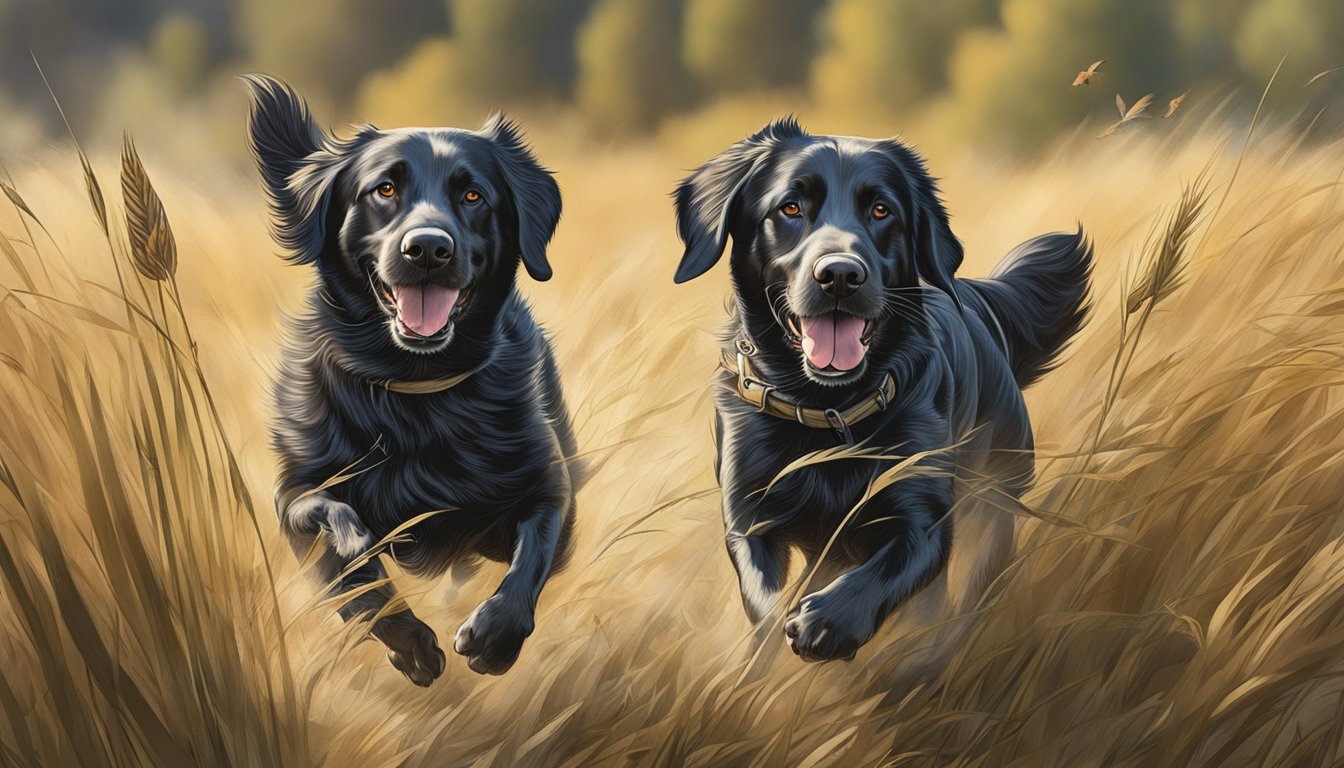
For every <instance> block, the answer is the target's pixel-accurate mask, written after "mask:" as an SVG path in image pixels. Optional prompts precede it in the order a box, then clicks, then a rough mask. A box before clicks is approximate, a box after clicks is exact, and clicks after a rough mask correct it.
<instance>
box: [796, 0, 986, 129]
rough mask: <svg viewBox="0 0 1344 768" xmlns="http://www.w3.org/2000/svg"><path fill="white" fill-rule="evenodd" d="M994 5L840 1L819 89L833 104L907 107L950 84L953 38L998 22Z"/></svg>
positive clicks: (815, 83) (819, 67)
mask: <svg viewBox="0 0 1344 768" xmlns="http://www.w3.org/2000/svg"><path fill="white" fill-rule="evenodd" d="M995 6H996V2H995V0H946V1H945V2H939V3H931V2H927V1H926V0H835V2H834V4H833V5H832V6H831V9H830V11H829V12H828V14H827V16H826V19H825V25H824V28H825V30H826V35H825V42H824V43H823V48H822V52H821V55H820V56H819V58H818V60H817V62H816V65H815V66H814V68H813V73H812V91H813V93H814V94H815V95H816V97H817V99H818V100H819V101H820V102H821V103H822V105H823V106H826V107H828V108H832V109H846V110H847V109H861V110H865V111H867V110H873V111H879V112H880V111H887V112H899V111H901V110H905V109H908V108H910V107H912V106H914V105H916V104H918V103H919V102H921V101H922V100H924V99H926V98H928V97H929V96H930V95H932V94H934V93H937V92H938V91H940V90H942V89H943V87H944V86H945V85H946V82H947V64H948V52H949V51H950V50H951V48H952V43H953V41H954V40H955V39H956V37H957V36H958V35H959V34H961V33H962V32H963V31H964V30H966V29H967V28H968V27H971V26H975V25H982V24H989V23H991V22H993V21H994V19H995Z"/></svg>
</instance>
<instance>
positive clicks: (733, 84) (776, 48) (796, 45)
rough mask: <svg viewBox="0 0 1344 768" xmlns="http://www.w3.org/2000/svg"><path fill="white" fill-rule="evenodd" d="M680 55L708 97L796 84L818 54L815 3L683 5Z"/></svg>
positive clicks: (691, 1) (743, 0) (758, 0)
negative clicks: (813, 57) (815, 53)
mask: <svg viewBox="0 0 1344 768" xmlns="http://www.w3.org/2000/svg"><path fill="white" fill-rule="evenodd" d="M685 5H686V11H685V13H686V21H685V27H684V29H683V30H682V46H681V49H682V56H683V58H684V60H685V63H686V69H687V70H688V71H689V72H690V74H691V75H692V77H694V79H695V84H696V86H697V87H698V88H699V89H700V90H701V91H702V92H704V93H705V94H707V95H718V94H724V93H733V92H741V91H755V90H762V89H768V88H778V87H781V86H791V85H799V84H801V83H803V82H804V81H805V80H806V77H807V70H808V65H809V63H810V62H811V60H812V56H813V53H814V51H815V50H816V47H817V46H816V40H817V17H818V12H819V11H820V10H821V8H822V7H823V5H824V4H823V3H817V2H814V0H687V1H686V4H685Z"/></svg>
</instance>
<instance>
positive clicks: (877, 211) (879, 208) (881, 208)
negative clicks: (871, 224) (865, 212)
mask: <svg viewBox="0 0 1344 768" xmlns="http://www.w3.org/2000/svg"><path fill="white" fill-rule="evenodd" d="M890 215H891V209H890V208H888V207H887V204H886V203H873V218H874V219H879V220H881V219H885V218H887V217H888V216H890Z"/></svg>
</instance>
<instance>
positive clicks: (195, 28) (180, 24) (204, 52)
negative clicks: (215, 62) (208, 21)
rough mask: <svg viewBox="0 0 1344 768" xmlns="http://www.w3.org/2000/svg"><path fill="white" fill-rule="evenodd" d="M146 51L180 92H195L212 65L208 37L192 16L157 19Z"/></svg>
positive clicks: (175, 15) (203, 82)
mask: <svg viewBox="0 0 1344 768" xmlns="http://www.w3.org/2000/svg"><path fill="white" fill-rule="evenodd" d="M149 51H150V55H151V57H152V58H153V60H154V62H155V63H156V64H157V65H158V66H159V67H160V68H161V69H162V70H163V71H164V72H165V74H167V75H168V77H169V78H170V79H171V80H172V82H173V85H175V86H176V87H177V90H178V92H179V93H195V92H196V91H198V90H200V88H201V86H203V85H204V84H205V80H206V77H207V76H208V75H209V67H210V65H211V51H210V38H209V37H208V36H207V35H206V32H205V29H204V27H202V25H201V23H200V22H199V21H197V20H196V19H195V18H194V17H192V16H188V15H185V14H172V15H169V16H165V17H164V18H162V19H160V20H159V23H158V24H156V25H155V26H154V31H153V33H152V34H151V35H150V39H149Z"/></svg>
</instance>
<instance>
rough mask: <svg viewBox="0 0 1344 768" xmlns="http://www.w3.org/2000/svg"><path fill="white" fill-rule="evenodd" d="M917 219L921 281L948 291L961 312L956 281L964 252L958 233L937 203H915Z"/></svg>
mask: <svg viewBox="0 0 1344 768" xmlns="http://www.w3.org/2000/svg"><path fill="white" fill-rule="evenodd" d="M916 218H917V220H918V221H917V226H916V227H915V228H914V231H915V247H914V254H915V271H916V272H918V273H919V276H920V277H921V278H923V280H924V282H926V283H928V284H929V285H932V286H933V287H934V288H937V289H938V290H940V291H942V292H943V293H945V294H947V295H948V298H950V299H952V303H953V304H954V305H956V307H957V311H961V299H959V298H957V291H956V287H955V286H956V282H955V281H956V272H957V268H958V267H960V266H961V260H962V258H963V256H964V251H963V250H962V247H961V242H960V241H958V240H957V236H956V235H954V234H952V226H951V225H950V224H949V223H948V220H947V211H946V210H944V209H943V207H942V205H941V204H938V203H932V204H924V205H920V206H918V213H917V214H916Z"/></svg>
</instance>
